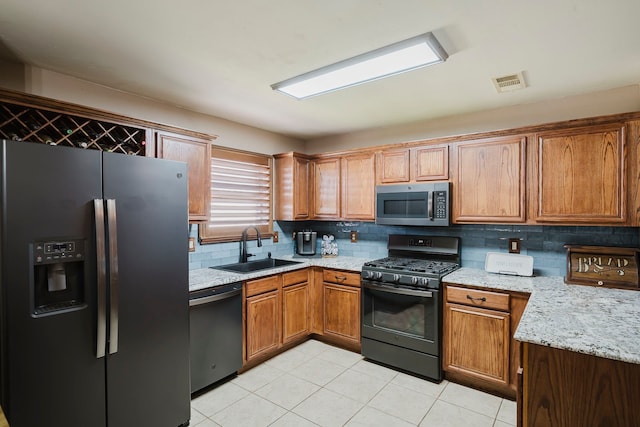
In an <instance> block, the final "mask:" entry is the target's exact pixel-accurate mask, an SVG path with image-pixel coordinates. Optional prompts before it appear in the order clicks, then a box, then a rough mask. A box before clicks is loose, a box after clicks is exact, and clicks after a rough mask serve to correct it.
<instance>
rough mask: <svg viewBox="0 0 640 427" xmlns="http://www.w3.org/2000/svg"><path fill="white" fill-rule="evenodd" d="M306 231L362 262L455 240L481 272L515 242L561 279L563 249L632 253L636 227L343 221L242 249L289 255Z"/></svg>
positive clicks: (216, 259) (227, 246)
mask: <svg viewBox="0 0 640 427" xmlns="http://www.w3.org/2000/svg"><path fill="white" fill-rule="evenodd" d="M306 229H310V230H313V231H317V232H318V243H317V244H318V248H317V253H318V254H319V253H320V243H321V241H322V236H323V235H324V234H332V235H334V236H335V239H336V241H337V242H338V249H339V251H340V252H339V254H340V255H345V256H355V257H362V258H370V259H375V258H382V257H384V256H386V255H387V238H388V235H389V234H419V235H433V236H454V237H460V240H461V244H462V262H461V264H462V266H463V267H472V268H481V269H483V268H484V259H485V255H486V253H487V252H507V251H508V241H509V239H510V238H519V239H521V252H520V253H521V254H524V255H530V256H532V257H533V259H534V262H533V268H534V274H536V275H540V276H564V274H565V272H566V250H565V248H564V247H563V246H564V245H565V244H576V245H594V246H621V247H638V245H639V242H640V234H639V230H640V229H639V228H638V227H583V226H542V225H452V226H449V227H404V226H383V225H376V224H375V223H371V222H345V221H304V222H292V221H277V222H274V230H276V231H278V233H279V237H280V239H279V242H278V243H273V242H272V240H271V239H264V240H263V241H262V243H263V245H262V247H261V248H258V247H256V242H255V241H249V242H248V243H247V247H248V251H249V253H253V254H256V259H260V258H266V257H267V253H268V252H271V255H272V257H274V258H276V257H281V256H284V255H291V254H293V251H294V242H293V239H292V233H293V232H294V231H299V230H306ZM351 231H356V232H357V233H358V235H357V237H358V239H357V243H351V240H350V233H351ZM197 234H198V233H197V227H196V226H192V229H191V236H192V237H197ZM239 253H240V243H239V242H233V243H218V244H212V245H199V244H197V246H196V252H192V253H190V254H189V268H190V269H197V268H205V267H210V266H213V265H222V264H228V263H232V262H237V261H238V258H239Z"/></svg>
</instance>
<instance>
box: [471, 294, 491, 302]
mask: <svg viewBox="0 0 640 427" xmlns="http://www.w3.org/2000/svg"><path fill="white" fill-rule="evenodd" d="M467 299H470V300H471V301H482V302H485V301H486V300H487V298H486V297H482V298H474V297H472V296H471V295H467Z"/></svg>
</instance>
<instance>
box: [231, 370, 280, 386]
mask: <svg viewBox="0 0 640 427" xmlns="http://www.w3.org/2000/svg"><path fill="white" fill-rule="evenodd" d="M284 373H285V371H283V370H281V369H278V368H276V367H274V366H272V365H267V364H266V363H262V364H260V365H258V366H256V367H255V368H252V369H250V370H248V371H247V372H244V373H242V374H241V375H238V376H237V377H235V378H234V379H232V380H231V382H232V383H234V384H235V385H238V386H240V387H242V388H245V389H247V390H249V391H256V390H257V389H259V388H260V387H264V386H265V385H267V384H269V383H270V382H271V381H273V380H275V379H276V378H278V377H281V376H283V375H284Z"/></svg>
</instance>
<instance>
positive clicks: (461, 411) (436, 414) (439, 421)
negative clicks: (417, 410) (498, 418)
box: [420, 400, 493, 427]
mask: <svg viewBox="0 0 640 427" xmlns="http://www.w3.org/2000/svg"><path fill="white" fill-rule="evenodd" d="M463 426H464V427H492V426H493V418H490V417H487V416H485V415H482V414H478V413H477V412H473V411H470V410H468V409H465V408H462V407H460V406H456V405H453V404H451V403H447V402H444V401H442V400H437V401H436V402H435V403H434V404H433V406H432V407H431V409H430V410H429V412H428V413H427V415H426V416H425V417H424V419H423V420H422V422H421V423H420V427H463Z"/></svg>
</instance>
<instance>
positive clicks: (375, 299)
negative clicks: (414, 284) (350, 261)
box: [363, 289, 438, 342]
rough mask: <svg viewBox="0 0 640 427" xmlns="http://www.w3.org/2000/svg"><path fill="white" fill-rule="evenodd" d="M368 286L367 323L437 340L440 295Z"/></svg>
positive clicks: (366, 301) (365, 322) (364, 310)
mask: <svg viewBox="0 0 640 427" xmlns="http://www.w3.org/2000/svg"><path fill="white" fill-rule="evenodd" d="M435 295H437V292H436V293H434V297H416V296H410V295H400V294H395V293H388V292H384V291H377V290H372V289H365V298H364V301H365V304H364V306H363V319H364V325H365V326H369V327H371V328H372V329H375V330H378V331H381V332H382V331H385V332H389V333H392V334H399V335H404V336H406V337H411V338H416V339H419V340H427V341H431V342H437V326H438V324H437V310H438V309H437V298H436V297H435Z"/></svg>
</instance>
